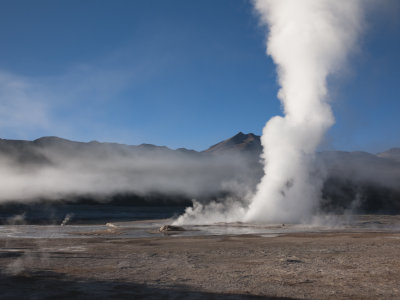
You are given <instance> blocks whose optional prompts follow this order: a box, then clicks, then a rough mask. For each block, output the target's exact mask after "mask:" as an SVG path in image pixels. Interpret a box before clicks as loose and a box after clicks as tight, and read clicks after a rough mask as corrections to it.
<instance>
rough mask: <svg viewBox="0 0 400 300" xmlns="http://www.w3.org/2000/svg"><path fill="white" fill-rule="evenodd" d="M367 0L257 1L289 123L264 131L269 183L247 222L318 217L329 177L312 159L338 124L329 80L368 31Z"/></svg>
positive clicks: (273, 123) (271, 124)
mask: <svg viewBox="0 0 400 300" xmlns="http://www.w3.org/2000/svg"><path fill="white" fill-rule="evenodd" d="M361 2H362V1H361V0H347V1H337V0H301V1H299V0H255V1H254V6H255V8H256V10H257V12H258V13H259V15H260V18H261V21H262V23H263V24H265V25H268V26H269V34H268V39H267V54H268V55H270V56H271V57H272V59H273V61H274V62H275V64H276V65H277V70H278V77H279V84H280V85H281V89H280V91H279V94H278V97H279V99H280V101H281V103H282V106H283V110H284V116H283V117H281V116H275V117H273V118H272V119H271V120H269V121H268V122H267V124H266V126H265V128H264V130H263V135H262V138H261V140H262V144H263V147H264V152H263V160H264V162H265V166H264V170H265V176H264V178H262V181H261V183H260V184H259V185H258V187H257V192H256V194H255V196H254V198H253V199H252V202H251V204H250V207H249V210H248V211H247V213H246V215H245V217H244V220H245V221H251V222H254V221H255V222H302V221H307V219H309V218H310V216H311V215H312V213H313V211H314V209H315V206H316V204H317V202H318V199H319V197H320V191H321V187H322V183H323V178H320V176H318V175H317V174H316V168H315V163H314V154H315V151H316V148H317V146H318V145H319V143H320V141H321V139H322V138H323V135H324V133H325V132H326V130H327V129H328V128H329V127H330V126H331V125H332V124H333V123H334V118H333V115H332V112H331V109H330V106H329V104H328V97H327V77H328V76H329V75H330V74H332V73H334V72H337V71H338V70H339V68H340V66H343V64H344V62H345V60H346V56H347V54H348V53H349V50H351V49H353V48H354V47H355V43H356V40H357V36H358V33H359V32H360V29H361V24H362V3H361Z"/></svg>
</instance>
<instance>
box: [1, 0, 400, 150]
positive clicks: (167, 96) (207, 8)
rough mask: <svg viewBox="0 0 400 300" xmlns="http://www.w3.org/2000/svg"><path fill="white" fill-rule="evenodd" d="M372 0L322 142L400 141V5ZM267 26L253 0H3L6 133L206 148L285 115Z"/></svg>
mask: <svg viewBox="0 0 400 300" xmlns="http://www.w3.org/2000/svg"><path fill="white" fill-rule="evenodd" d="M396 2H397V1H395V0H384V1H380V5H379V8H378V9H376V8H375V9H373V10H372V9H371V10H370V11H369V12H368V15H367V25H366V28H365V31H364V35H363V37H362V39H361V43H360V48H359V49H357V51H355V52H354V54H353V55H352V56H351V59H350V63H349V65H348V66H347V67H346V68H345V70H344V72H343V73H341V74H340V76H336V77H335V78H333V79H332V80H331V82H330V86H331V93H330V97H331V99H332V105H333V110H334V114H335V117H336V124H335V125H334V126H333V128H332V129H331V130H330V131H329V133H328V135H327V137H326V139H325V141H324V142H323V144H322V146H321V148H322V149H340V150H366V151H371V152H378V151H382V150H385V149H387V148H390V147H394V146H400V121H399V115H400V84H399V83H400V21H399V19H400V18H399V16H400V14H399V10H400V9H399V8H400V5H399V3H398V2H397V3H396ZM264 39H265V32H264V29H263V28H260V27H259V26H258V20H257V18H256V16H255V15H254V13H253V10H252V7H251V3H250V1H246V0H202V1H188V0H168V1H165V0H159V1H156V0H136V1H128V0H126V1H122V0H116V1H101V0H90V1H89V0H86V1H83V0H81V1H76V0H65V1H62V0H58V1H53V0H49V1H43V0H36V1H31V0H27V1H22V0H2V1H1V9H0V42H1V47H0V137H2V138H12V139H36V138H38V137H41V136H47V135H56V136H61V137H64V138H68V139H72V140H79V141H90V140H98V141H108V142H119V143H127V144H141V143H153V144H158V145H167V146H169V147H171V148H178V147H186V148H192V149H196V150H203V149H205V148H208V146H210V145H212V144H214V143H216V142H219V141H220V140H222V139H225V138H228V137H230V136H232V135H234V134H236V133H237V132H239V131H242V132H245V133H248V132H253V133H255V134H261V130H262V128H263V126H264V124H265V122H266V121H267V120H268V119H269V118H270V117H271V116H273V115H276V114H280V113H281V110H280V103H279V102H278V100H277V99H276V92H277V90H278V86H277V84H276V73H275V67H274V65H273V64H272V62H271V60H270V58H268V57H267V56H266V55H265V46H264Z"/></svg>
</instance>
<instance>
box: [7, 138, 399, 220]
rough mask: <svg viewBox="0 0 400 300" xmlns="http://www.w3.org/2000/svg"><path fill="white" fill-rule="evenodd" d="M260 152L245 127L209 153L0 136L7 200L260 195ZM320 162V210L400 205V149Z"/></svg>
mask: <svg viewBox="0 0 400 300" xmlns="http://www.w3.org/2000/svg"><path fill="white" fill-rule="evenodd" d="M261 153H262V146H261V142H260V137H259V136H257V135H254V134H252V133H249V134H244V133H242V132H239V133H238V134H236V135H235V136H233V137H231V138H228V139H226V140H224V141H221V142H220V143H217V144H215V145H213V146H211V147H209V148H208V149H206V150H204V151H194V150H188V149H185V148H179V149H176V150H172V149H169V148H167V147H165V146H156V145H151V144H141V145H137V146H132V145H123V144H117V143H100V142H97V141H92V142H88V143H84V142H75V141H70V140H66V139H62V138H59V137H42V138H39V139H36V140H34V141H24V140H7V139H0V166H1V170H0V179H1V182H0V188H1V192H0V204H1V203H10V202H29V201H37V200H38V199H39V200H43V199H47V200H48V199H50V200H52V201H54V200H60V199H62V200H63V201H77V200H76V199H90V200H91V201H92V200H93V201H115V199H123V201H124V202H126V201H128V202H129V201H131V202H134V203H139V202H140V203H143V201H148V200H149V199H150V200H149V201H150V202H151V201H153V200H154V199H156V200H154V201H159V200H160V199H163V201H167V202H168V201H171V202H174V201H188V200H190V199H192V198H196V199H200V201H210V199H213V200H215V199H217V201H223V200H221V199H223V198H224V197H226V195H230V196H234V197H237V198H239V199H240V198H243V197H245V195H248V194H249V192H250V193H251V192H252V191H253V192H254V190H255V188H256V186H257V183H258V182H259V180H260V178H261V177H262V176H263V167H262V164H261V161H260V154H261ZM316 161H317V164H318V166H319V168H320V169H321V174H322V173H323V176H324V178H325V184H324V188H323V191H322V197H321V199H322V200H321V203H320V205H321V208H323V209H326V210H342V211H343V210H345V209H350V208H354V207H355V208H357V209H359V210H360V211H367V212H371V211H373V212H378V211H380V212H384V211H397V210H400V148H392V149H389V150H387V151H384V152H381V153H377V154H372V153H367V152H361V151H355V152H345V151H323V152H319V153H317V157H316ZM321 176H322V175H321ZM143 199H145V200H143ZM165 199H167V200H165ZM168 203H170V202H168Z"/></svg>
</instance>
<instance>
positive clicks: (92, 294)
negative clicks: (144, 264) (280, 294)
mask: <svg viewBox="0 0 400 300" xmlns="http://www.w3.org/2000/svg"><path fill="white" fill-rule="evenodd" d="M0 291H1V299H59V300H61V299H71V298H75V299H97V300H98V299H157V300H158V299H174V300H175V299H177V300H178V299H199V300H200V299H215V300H216V299H218V300H219V299H228V300H242V299H243V300H244V299H246V300H247V299H249V300H250V299H251V300H261V299H274V300H283V299H289V298H277V297H265V296H252V295H241V294H221V293H209V292H200V291H190V290H188V289H187V287H185V286H169V287H156V286H149V285H144V284H136V283H129V282H116V281H95V280H86V279H82V278H73V277H70V276H66V275H64V274H60V273H54V272H44V271H40V272H23V273H21V274H19V275H6V274H2V275H0Z"/></svg>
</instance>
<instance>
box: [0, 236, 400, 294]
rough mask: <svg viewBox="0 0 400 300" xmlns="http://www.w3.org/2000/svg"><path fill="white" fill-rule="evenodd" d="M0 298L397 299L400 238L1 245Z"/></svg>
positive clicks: (88, 240) (53, 241)
mask: <svg viewBox="0 0 400 300" xmlns="http://www.w3.org/2000/svg"><path fill="white" fill-rule="evenodd" d="M0 247H1V248H0V268H1V278H0V291H1V297H0V298H1V299H69V298H72V297H75V298H77V299H78V298H79V299H91V298H97V299H162V298H165V299H186V298H190V299H265V298H267V299H286V298H289V299H349V298H351V299H399V298H400V287H399V282H400V258H399V253H400V233H374V232H370V233H334V232H331V233H318V234H317V233H297V234H287V235H282V236H278V237H261V236H256V235H243V236H208V237H207V236H203V237H171V236H163V237H152V238H136V239H125V238H123V239H122V238H121V239H118V238H102V237H84V238H67V239H64V238H53V239H13V238H7V239H6V238H3V239H0Z"/></svg>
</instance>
